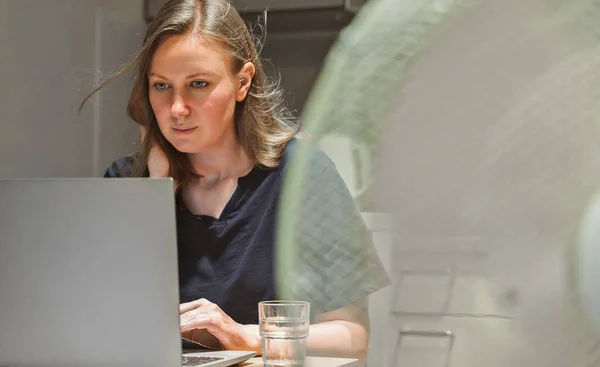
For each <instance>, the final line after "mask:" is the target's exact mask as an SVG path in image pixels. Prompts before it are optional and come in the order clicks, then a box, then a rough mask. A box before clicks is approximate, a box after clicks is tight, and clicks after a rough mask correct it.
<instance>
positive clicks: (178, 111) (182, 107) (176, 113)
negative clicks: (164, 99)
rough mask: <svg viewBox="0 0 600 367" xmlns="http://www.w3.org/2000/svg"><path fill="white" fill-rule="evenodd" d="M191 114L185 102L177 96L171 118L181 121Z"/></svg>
mask: <svg viewBox="0 0 600 367" xmlns="http://www.w3.org/2000/svg"><path fill="white" fill-rule="evenodd" d="M189 114H190V110H189V108H188V107H187V106H186V104H185V101H184V100H183V98H181V96H175V99H174V100H173V104H172V105H171V116H173V117H174V118H177V119H180V118H182V117H186V116H188V115H189Z"/></svg>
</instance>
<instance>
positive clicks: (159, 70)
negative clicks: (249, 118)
mask: <svg viewBox="0 0 600 367" xmlns="http://www.w3.org/2000/svg"><path fill="white" fill-rule="evenodd" d="M232 70H233V68H232V65H231V61H230V58H229V57H227V56H226V55H225V53H224V52H223V51H222V50H221V48H220V47H218V46H215V44H214V43H210V42H208V41H206V40H205V39H204V38H202V37H198V36H192V35H175V36H170V37H168V38H166V39H165V40H164V41H163V42H162V43H161V44H160V45H159V47H158V48H157V49H156V51H155V53H154V56H153V58H152V62H151V65H150V72H149V75H148V81H149V98H150V104H151V106H152V110H153V111H154V115H155V116H156V119H157V121H158V126H159V128H160V131H161V132H162V134H163V135H164V136H165V138H166V139H167V140H168V141H169V142H170V143H171V144H172V145H173V146H174V147H175V148H176V149H177V150H179V151H180V152H183V153H202V152H206V151H208V150H210V149H211V148H214V147H216V146H219V145H220V144H221V143H222V142H224V141H225V140H226V139H229V138H232V137H235V127H234V111H235V106H236V102H240V101H242V100H244V98H246V95H247V93H248V89H249V88H250V84H251V82H252V77H253V76H254V66H253V65H252V64H251V63H246V65H244V67H243V68H242V70H241V71H240V72H239V73H235V72H233V71H232Z"/></svg>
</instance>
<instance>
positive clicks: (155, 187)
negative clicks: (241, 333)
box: [0, 178, 255, 367]
mask: <svg viewBox="0 0 600 367" xmlns="http://www.w3.org/2000/svg"><path fill="white" fill-rule="evenodd" d="M175 228H176V227H175V201H174V195H173V181H172V180H171V179H148V178H121V179H101V178H89V179H12V180H0V366H29V367H36V366H62V367H71V366H77V367H86V366H91V367H95V366H102V367H120V366H127V367H135V366H143V367H153V366H157V367H158V366H161V367H171V366H172V367H180V366H182V364H185V365H186V366H202V367H209V366H210V367H224V366H230V365H234V364H236V363H239V362H242V361H245V360H247V359H250V358H252V357H253V356H254V355H255V353H254V352H235V351H211V350H200V351H193V352H188V351H186V353H184V354H182V353H183V352H184V351H183V350H182V339H181V334H180V329H179V294H178V290H179V287H178V271H177V246H176V229H175Z"/></svg>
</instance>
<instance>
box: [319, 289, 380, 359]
mask: <svg viewBox="0 0 600 367" xmlns="http://www.w3.org/2000/svg"><path fill="white" fill-rule="evenodd" d="M367 305H368V297H364V298H362V299H361V300H359V301H357V302H355V303H352V304H349V305H347V306H345V307H342V308H340V309H338V310H335V311H331V312H327V313H324V314H321V315H319V316H317V318H316V320H315V321H316V323H315V324H314V325H311V327H310V334H309V336H308V354H310V355H315V356H327V357H348V358H358V359H360V360H361V362H364V360H365V359H366V356H367V350H368V349H369V313H368V306H367ZM361 364H362V363H361Z"/></svg>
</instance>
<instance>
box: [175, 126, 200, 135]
mask: <svg viewBox="0 0 600 367" xmlns="http://www.w3.org/2000/svg"><path fill="white" fill-rule="evenodd" d="M196 129H197V127H191V128H189V129H176V128H173V131H175V134H178V135H188V134H191V133H192V132H193V131H194V130H196Z"/></svg>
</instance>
